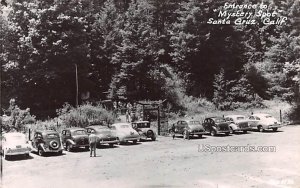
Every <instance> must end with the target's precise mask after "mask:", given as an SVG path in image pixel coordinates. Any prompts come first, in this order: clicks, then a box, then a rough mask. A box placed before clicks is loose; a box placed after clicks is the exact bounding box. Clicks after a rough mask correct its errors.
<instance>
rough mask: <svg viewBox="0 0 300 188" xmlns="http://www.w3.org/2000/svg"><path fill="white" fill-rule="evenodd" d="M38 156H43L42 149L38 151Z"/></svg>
mask: <svg viewBox="0 0 300 188" xmlns="http://www.w3.org/2000/svg"><path fill="white" fill-rule="evenodd" d="M38 155H39V156H41V157H42V156H44V155H45V152H44V150H43V149H42V148H39V149H38Z"/></svg>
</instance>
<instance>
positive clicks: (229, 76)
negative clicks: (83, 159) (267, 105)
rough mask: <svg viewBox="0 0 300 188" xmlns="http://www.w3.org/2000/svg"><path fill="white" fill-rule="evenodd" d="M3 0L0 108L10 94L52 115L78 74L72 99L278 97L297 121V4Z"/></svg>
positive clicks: (220, 103)
mask: <svg viewBox="0 0 300 188" xmlns="http://www.w3.org/2000/svg"><path fill="white" fill-rule="evenodd" d="M3 2H5V1H2V4H1V18H0V23H1V30H0V35H1V37H0V40H1V51H0V62H1V108H2V112H1V114H3V113H4V111H3V109H7V108H8V107H9V105H10V104H9V101H10V99H12V98H13V99H15V100H16V101H17V103H18V105H19V106H20V107H21V108H27V107H28V108H30V112H31V113H32V114H34V115H36V116H37V118H41V119H43V118H46V117H54V116H55V115H56V109H59V108H61V107H62V106H63V104H64V103H66V102H67V103H69V104H71V105H73V106H75V105H76V98H77V96H76V93H77V92H76V90H77V88H76V80H78V92H79V97H78V98H79V104H83V103H86V102H91V103H93V102H97V101H101V100H106V99H111V100H125V101H141V100H153V101H157V100H165V99H166V100H167V101H168V102H169V104H170V110H171V111H174V112H175V111H176V112H177V111H180V110H186V109H187V108H188V106H187V105H188V103H190V102H193V101H198V103H199V105H200V106H201V105H208V104H212V105H214V107H215V108H216V109H219V110H234V109H237V108H245V109H247V108H250V107H257V106H260V105H262V101H263V100H273V99H279V100H283V101H287V102H289V103H291V104H292V105H293V106H294V107H293V111H292V112H291V114H290V117H291V118H293V119H297V118H298V119H300V92H299V91H300V87H299V85H300V1H297V0H284V1H283V0H203V1H200V0H132V1H131V0H47V1H38V0H10V1H8V0H7V1H6V3H3ZM261 4H263V5H266V6H267V8H261ZM229 6H230V7H229ZM237 13H239V15H237ZM259 13H260V14H259ZM268 13H270V15H269V14H268ZM272 13H273V14H274V15H272Z"/></svg>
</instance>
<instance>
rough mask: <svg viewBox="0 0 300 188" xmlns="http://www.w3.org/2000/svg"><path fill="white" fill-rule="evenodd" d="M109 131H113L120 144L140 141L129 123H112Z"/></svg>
mask: <svg viewBox="0 0 300 188" xmlns="http://www.w3.org/2000/svg"><path fill="white" fill-rule="evenodd" d="M110 127H111V129H113V130H115V131H116V133H117V136H118V138H119V141H120V144H123V143H125V142H128V141H132V142H133V143H134V144H136V143H137V141H138V140H140V135H139V133H138V132H136V130H134V129H133V128H132V127H131V125H130V124H129V123H114V124H112V125H111V126H110Z"/></svg>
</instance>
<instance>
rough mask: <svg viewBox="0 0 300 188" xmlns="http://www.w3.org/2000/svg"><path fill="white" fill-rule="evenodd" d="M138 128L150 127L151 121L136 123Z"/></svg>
mask: <svg viewBox="0 0 300 188" xmlns="http://www.w3.org/2000/svg"><path fill="white" fill-rule="evenodd" d="M136 125H137V127H138V128H149V127H150V123H149V122H144V123H136Z"/></svg>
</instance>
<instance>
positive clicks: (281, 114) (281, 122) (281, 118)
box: [279, 110, 282, 123]
mask: <svg viewBox="0 0 300 188" xmlns="http://www.w3.org/2000/svg"><path fill="white" fill-rule="evenodd" d="M279 115H280V123H282V113H281V110H279Z"/></svg>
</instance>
